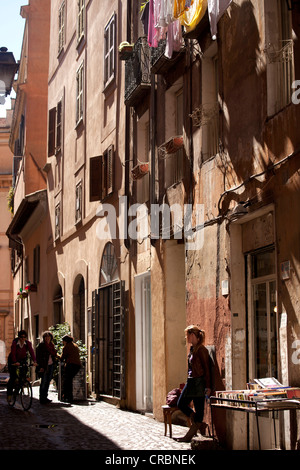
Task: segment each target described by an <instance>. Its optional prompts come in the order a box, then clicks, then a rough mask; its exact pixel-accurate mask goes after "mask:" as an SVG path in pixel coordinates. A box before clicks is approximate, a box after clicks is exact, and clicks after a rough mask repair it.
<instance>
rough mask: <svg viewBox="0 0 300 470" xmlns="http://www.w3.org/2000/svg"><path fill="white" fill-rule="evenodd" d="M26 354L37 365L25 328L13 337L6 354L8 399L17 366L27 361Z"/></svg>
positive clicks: (15, 376)
mask: <svg viewBox="0 0 300 470" xmlns="http://www.w3.org/2000/svg"><path fill="white" fill-rule="evenodd" d="M27 354H29V355H30V356H31V358H32V360H33V365H34V366H37V362H36V357H35V354H34V350H33V347H32V344H31V342H30V341H28V340H27V333H26V331H25V330H21V331H19V333H18V337H17V338H15V339H14V340H13V342H12V345H11V352H10V354H9V356H8V371H9V375H10V377H9V381H8V383H7V399H8V401H9V399H10V397H11V395H12V392H13V387H14V384H15V381H16V378H17V367H16V366H20V365H21V364H26V363H27Z"/></svg>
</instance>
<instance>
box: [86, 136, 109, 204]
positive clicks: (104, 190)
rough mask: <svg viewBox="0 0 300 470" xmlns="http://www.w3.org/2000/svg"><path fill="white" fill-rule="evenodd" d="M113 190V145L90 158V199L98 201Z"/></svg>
mask: <svg viewBox="0 0 300 470" xmlns="http://www.w3.org/2000/svg"><path fill="white" fill-rule="evenodd" d="M113 191H114V146H113V145H110V146H109V147H108V149H107V150H106V151H105V152H104V153H103V155H100V156H98V157H93V158H91V159H90V201H91V202H92V201H100V200H102V199H104V198H106V197H107V196H109V195H110V194H111V193H112V192H113Z"/></svg>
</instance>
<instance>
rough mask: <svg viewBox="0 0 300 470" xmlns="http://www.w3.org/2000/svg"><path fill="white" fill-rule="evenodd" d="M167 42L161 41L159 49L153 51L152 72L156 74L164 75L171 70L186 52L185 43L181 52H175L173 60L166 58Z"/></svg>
mask: <svg viewBox="0 0 300 470" xmlns="http://www.w3.org/2000/svg"><path fill="white" fill-rule="evenodd" d="M165 50H166V40H165V39H161V40H160V41H159V43H158V47H153V48H152V49H151V72H152V73H156V74H164V73H165V72H167V71H168V70H169V69H171V68H172V67H173V66H174V65H175V64H176V63H177V61H178V60H179V59H180V58H181V57H182V54H183V53H184V52H185V47H184V43H183V44H182V48H181V49H180V51H178V52H176V51H174V52H173V55H172V58H171V59H169V58H168V57H166V56H165Z"/></svg>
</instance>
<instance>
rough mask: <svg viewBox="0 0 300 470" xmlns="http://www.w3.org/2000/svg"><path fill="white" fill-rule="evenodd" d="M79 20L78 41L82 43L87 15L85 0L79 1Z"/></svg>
mask: <svg viewBox="0 0 300 470" xmlns="http://www.w3.org/2000/svg"><path fill="white" fill-rule="evenodd" d="M77 4H78V20H77V41H78V42H80V41H81V39H82V38H83V36H84V24H85V20H84V14H85V5H84V0H78V3H77Z"/></svg>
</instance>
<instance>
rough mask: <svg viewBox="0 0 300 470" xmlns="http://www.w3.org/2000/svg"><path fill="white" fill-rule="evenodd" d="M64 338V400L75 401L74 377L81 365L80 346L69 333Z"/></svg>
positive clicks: (62, 356)
mask: <svg viewBox="0 0 300 470" xmlns="http://www.w3.org/2000/svg"><path fill="white" fill-rule="evenodd" d="M62 340H63V345H64V347H63V350H62V355H61V358H60V359H61V361H65V368H64V378H63V390H62V396H63V401H66V402H68V403H73V378H74V377H75V375H76V374H77V372H78V371H79V369H80V367H81V361H80V355H79V348H78V346H77V344H75V343H73V338H72V337H71V336H69V335H65V336H64V337H63V338H62Z"/></svg>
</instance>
